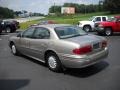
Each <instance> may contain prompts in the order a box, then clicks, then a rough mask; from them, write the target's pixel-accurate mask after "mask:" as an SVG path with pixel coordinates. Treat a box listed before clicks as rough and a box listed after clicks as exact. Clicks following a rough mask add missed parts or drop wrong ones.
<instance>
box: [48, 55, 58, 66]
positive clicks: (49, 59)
mask: <svg viewBox="0 0 120 90" xmlns="http://www.w3.org/2000/svg"><path fill="white" fill-rule="evenodd" d="M48 64H49V66H50V67H51V68H56V66H57V63H56V59H55V57H53V56H50V57H49V58H48Z"/></svg>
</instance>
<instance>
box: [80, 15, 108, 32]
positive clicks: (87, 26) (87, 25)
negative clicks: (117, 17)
mask: <svg viewBox="0 0 120 90" xmlns="http://www.w3.org/2000/svg"><path fill="white" fill-rule="evenodd" d="M107 19H108V17H107V16H93V17H91V18H90V19H89V20H87V21H79V23H78V26H79V27H81V28H82V29H83V30H85V31H87V32H89V31H94V28H95V24H96V23H99V22H103V21H107Z"/></svg>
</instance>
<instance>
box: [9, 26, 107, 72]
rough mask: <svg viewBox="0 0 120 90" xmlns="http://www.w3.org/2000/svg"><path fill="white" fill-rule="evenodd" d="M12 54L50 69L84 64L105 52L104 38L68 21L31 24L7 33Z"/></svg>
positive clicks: (101, 56)
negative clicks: (18, 31)
mask: <svg viewBox="0 0 120 90" xmlns="http://www.w3.org/2000/svg"><path fill="white" fill-rule="evenodd" d="M9 46H10V48H11V51H12V53H13V54H14V55H18V54H23V55H26V56H28V57H31V58H33V59H36V60H38V61H41V62H43V63H45V64H46V65H47V66H48V67H49V69H50V70H52V71H55V72H59V71H61V70H63V69H64V68H84V67H87V66H90V65H93V64H96V63H98V62H100V61H101V60H103V59H105V58H106V57H107V56H108V48H107V40H106V39H105V38H104V37H101V36H96V35H92V34H88V33H86V32H85V31H83V30H82V29H81V28H79V27H77V26H73V25H68V24H47V25H38V26H32V27H30V28H28V29H27V30H25V31H23V32H21V33H19V34H18V35H17V36H13V37H10V39H9Z"/></svg>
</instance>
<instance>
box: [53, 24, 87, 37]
mask: <svg viewBox="0 0 120 90" xmlns="http://www.w3.org/2000/svg"><path fill="white" fill-rule="evenodd" d="M55 32H56V33H57V35H58V37H59V38H60V39H65V38H72V37H77V36H83V35H86V34H87V33H86V32H85V31H83V30H82V29H81V28H79V27H77V26H64V27H56V28H55Z"/></svg>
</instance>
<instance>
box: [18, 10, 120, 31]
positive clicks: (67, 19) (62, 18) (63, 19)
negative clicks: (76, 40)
mask: <svg viewBox="0 0 120 90" xmlns="http://www.w3.org/2000/svg"><path fill="white" fill-rule="evenodd" d="M98 15H105V16H109V17H110V16H114V15H119V14H109V13H105V12H97V13H90V14H75V15H59V16H56V15H54V16H46V18H44V19H41V20H53V21H55V22H56V23H62V24H77V23H78V21H81V20H88V19H89V18H90V17H92V16H98ZM38 22H40V20H33V21H29V22H25V23H21V24H20V26H21V29H26V28H27V27H29V26H30V25H32V24H36V23H38Z"/></svg>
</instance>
